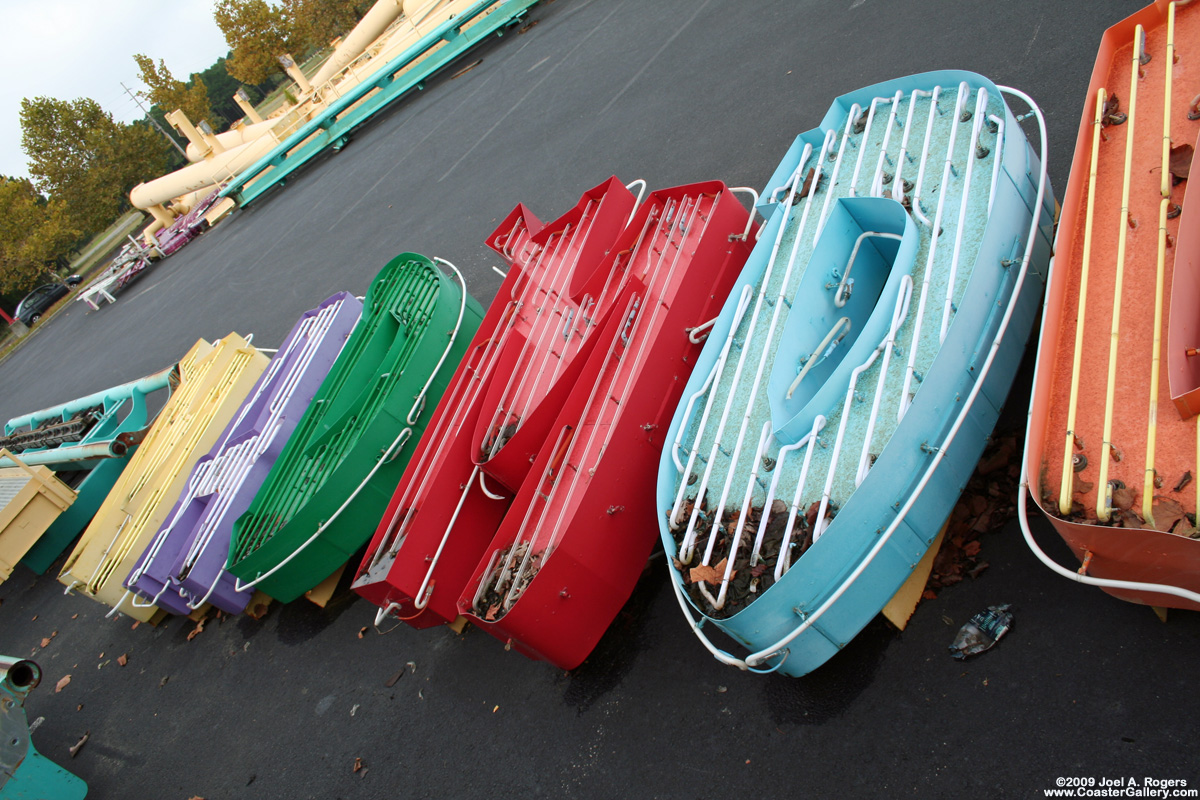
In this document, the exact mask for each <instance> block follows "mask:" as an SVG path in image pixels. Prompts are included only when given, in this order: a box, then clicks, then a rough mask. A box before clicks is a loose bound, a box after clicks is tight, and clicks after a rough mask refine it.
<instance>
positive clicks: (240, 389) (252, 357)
mask: <svg viewBox="0 0 1200 800" xmlns="http://www.w3.org/2000/svg"><path fill="white" fill-rule="evenodd" d="M267 363H268V359H267V356H265V355H263V354H262V353H260V352H259V351H258V350H256V349H255V348H253V347H251V346H250V344H249V342H247V341H246V340H245V339H243V338H242V337H241V336H238V335H237V334H236V333H231V334H230V335H228V336H226V337H225V338H224V339H222V340H220V341H219V342H217V343H216V344H210V343H208V342H206V341H205V340H203V339H201V340H199V341H198V342H196V344H195V345H193V346H192V349H191V350H189V351H188V353H187V355H186V356H184V358H183V360H182V361H180V362H179V373H180V385H179V388H178V389H176V390H175V393H174V394H173V395H172V396H171V399H170V400H168V401H167V404H166V406H164V407H163V410H162V412H161V413H160V414H159V416H158V419H157V420H156V421H155V423H154V426H153V427H152V428H151V429H150V433H149V434H148V435H147V436H146V439H145V440H144V441H143V442H142V445H141V447H139V448H138V451H137V453H135V454H134V455H133V457H132V458H131V459H130V460H129V466H127V467H126V468H125V471H124V472H123V473H121V477H120V479H119V480H118V481H117V483H116V485H114V486H113V489H112V491H111V492H109V495H108V497H107V498H105V500H104V503H103V504H102V505H101V506H100V510H99V511H98V512H96V516H95V518H94V519H93V520H92V523H91V524H90V525H88V527H87V530H85V531H84V532H83V535H82V536H81V537H80V539H79V543H78V544H77V545H76V546H75V550H74V551H73V552H72V553H71V555H70V557H68V558H67V561H66V564H65V565H64V566H63V568H62V572H61V573H59V576H58V580H59V581H60V582H62V583H64V584H66V586H67V589H68V591H72V590H74V591H77V592H79V593H80V594H83V595H86V596H88V597H91V598H92V599H93V600H97V601H99V602H101V603H106V604H108V605H110V606H113V607H114V608H115V609H117V610H119V611H121V612H122V613H125V614H128V615H129V616H131V617H133V618H134V619H137V620H141V621H143V622H148V621H150V620H151V619H152V618H153V617H154V615H155V614H156V612H157V611H158V609H157V608H156V607H155V606H154V605H152V604H137V605H135V604H134V603H133V602H132V601H131V597H130V595H129V593H128V592H126V590H125V587H124V585H123V581H124V580H125V577H126V576H127V575H128V574H129V571H130V570H131V569H133V567H134V565H135V564H136V562H137V560H138V558H139V557H140V556H141V554H142V551H143V550H145V549H146V544H147V543H148V542H149V541H150V538H151V537H153V536H154V534H155V533H156V532H157V531H158V529H159V527H160V526H161V525H162V523H163V520H164V518H165V517H166V515H167V513H168V512H169V511H170V510H171V506H172V505H173V504H174V502H175V501H176V500H177V499H178V498H179V495H180V493H181V492H182V491H183V488H184V485H185V483H186V482H187V478H188V475H190V474H191V471H192V468H193V467H194V466H195V464H196V461H198V460H199V459H200V457H201V456H203V455H204V454H205V453H207V452H208V451H209V450H210V449H211V448H212V446H213V445H214V444H215V443H216V441H217V438H218V437H219V436H220V435H221V431H223V430H224V429H225V426H226V425H227V424H228V423H229V421H230V420H231V419H232V418H233V415H234V413H235V412H236V411H237V410H238V408H239V407H240V406H241V404H242V401H243V400H245V398H246V396H247V395H248V394H249V393H250V389H251V388H252V387H253V386H254V383H255V381H257V380H258V377H259V375H260V374H262V372H263V370H264V369H265V368H266V366H267Z"/></svg>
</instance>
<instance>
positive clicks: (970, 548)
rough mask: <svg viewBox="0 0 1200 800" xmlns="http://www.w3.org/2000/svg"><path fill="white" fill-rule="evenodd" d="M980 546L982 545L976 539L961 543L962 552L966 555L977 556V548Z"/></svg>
mask: <svg viewBox="0 0 1200 800" xmlns="http://www.w3.org/2000/svg"><path fill="white" fill-rule="evenodd" d="M982 547H983V545H981V544H980V543H979V542H978V541H975V542H967V543H966V544H965V545H963V552H964V553H966V554H967V555H968V556H977V555H979V550H980V549H981V548H982Z"/></svg>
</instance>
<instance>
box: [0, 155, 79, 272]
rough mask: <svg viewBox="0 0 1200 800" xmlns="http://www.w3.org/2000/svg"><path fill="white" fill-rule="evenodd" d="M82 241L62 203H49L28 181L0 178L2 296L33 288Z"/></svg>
mask: <svg viewBox="0 0 1200 800" xmlns="http://www.w3.org/2000/svg"><path fill="white" fill-rule="evenodd" d="M78 239H79V230H78V229H77V228H74V227H73V226H72V225H71V223H70V221H69V219H68V215H67V213H66V206H65V204H64V203H63V202H62V201H48V200H47V199H46V198H45V197H43V196H42V195H40V194H39V193H38V191H37V189H35V188H34V186H33V184H32V183H31V182H30V181H29V180H28V179H26V178H5V177H4V176H0V293H3V294H8V293H11V292H24V291H26V290H28V289H31V288H33V287H34V286H35V285H36V284H37V283H39V282H40V281H41V280H42V279H43V278H42V276H43V275H44V274H45V273H46V272H48V271H52V270H53V269H54V268H55V267H56V266H57V265H58V264H59V263H60V262H61V261H63V260H65V256H66V253H67V252H68V251H69V249H70V247H71V245H72V244H73V243H74V242H75V241H77V240H78Z"/></svg>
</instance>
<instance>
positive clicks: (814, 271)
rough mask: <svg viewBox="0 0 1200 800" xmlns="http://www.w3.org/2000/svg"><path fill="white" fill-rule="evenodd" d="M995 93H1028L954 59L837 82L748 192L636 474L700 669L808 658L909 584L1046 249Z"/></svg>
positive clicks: (1020, 330) (1027, 316)
mask: <svg viewBox="0 0 1200 800" xmlns="http://www.w3.org/2000/svg"><path fill="white" fill-rule="evenodd" d="M1013 97H1016V98H1017V99H1019V100H1021V102H1022V103H1031V101H1029V100H1028V98H1026V97H1025V96H1024V95H1022V94H1021V93H1020V92H1017V91H1016V90H1011V89H1007V88H1002V87H998V86H996V85H995V84H993V83H992V82H991V81H989V80H987V79H986V78H983V77H981V76H979V75H975V74H972V73H968V72H954V71H944V72H931V73H926V74H923V75H916V76H912V77H908V78H903V79H899V80H893V81H889V82H886V83H881V84H877V85H875V86H871V87H868V88H866V89H862V90H859V91H857V92H853V93H851V94H848V95H844V96H842V97H840V98H838V99H837V100H836V101H835V102H834V104H833V106H832V107H831V108H830V110H829V112H828V113H827V114H826V116H825V118H824V120H823V121H822V122H821V125H820V127H818V128H816V129H814V130H811V131H809V132H807V133H804V134H802V135H801V136H799V137H798V138H797V139H796V141H795V143H794V144H793V145H792V147H791V149H790V150H789V151H788V153H787V155H786V156H785V157H784V159H783V161H782V163H781V164H780V165H779V166H778V167H777V168H776V170H775V173H774V175H772V177H771V179H770V181H769V182H768V183H767V185H766V188H765V190H764V191H763V193H762V195H761V197H762V198H763V200H762V202H760V205H759V208H760V210H761V211H762V213H763V215H764V216H765V217H766V218H767V220H768V221H767V224H766V225H765V226H764V228H763V230H762V235H761V236H760V238H759V241H758V244H757V246H756V247H755V250H754V252H753V253H752V254H751V256H750V258H749V260H748V261H747V263H746V267H745V269H744V270H743V272H742V275H741V277H740V278H739V280H738V282H737V283H736V284H735V285H734V288H733V291H732V293H731V294H730V297H729V300H728V301H727V302H726V304H725V306H724V308H723V309H722V312H721V314H720V316H719V317H718V318H717V320H716V323H715V324H714V325H713V326H712V328H711V331H710V335H709V338H708V341H707V343H706V345H705V348H704V350H703V352H702V353H701V355H700V358H699V360H698V361H697V364H696V368H695V370H694V372H693V373H692V377H691V379H690V381H689V383H688V385H687V387H686V388H685V389H684V393H683V399H682V400H681V402H680V404H679V407H678V408H677V409H676V412H675V415H674V418H673V420H672V423H671V428H670V430H669V431H668V433H667V436H666V440H665V441H666V443H667V446H666V448H665V450H664V453H663V457H662V461H661V463H660V469H659V481H658V512H659V526H660V528H659V529H660V534H661V538H662V541H663V545H664V547H665V549H666V552H667V554H668V556H669V558H670V561H671V563H672V567H671V577H672V585H673V586H674V589H675V592H676V595H677V598H678V600H679V603H680V606H681V608H682V609H683V611H684V613H685V615H686V617H687V619H688V620H689V622H690V624H691V627H692V629H693V630H694V631H695V632H696V633H697V634H698V635H699V637H700V638H701V640H702V642H703V643H704V644H705V646H706V647H707V648H708V649H709V650H710V652H712V654H713V655H714V656H716V658H718V659H719V660H721V661H723V662H725V663H728V664H732V665H735V666H738V667H740V668H742V669H754V670H760V671H774V670H778V671H780V672H781V673H784V674H788V675H793V676H798V675H804V674H806V673H808V672H810V671H812V670H813V669H816V668H817V667H818V666H820V665H821V664H823V663H825V662H826V661H827V660H828V659H829V658H830V657H832V656H833V655H834V654H836V653H837V652H838V651H839V650H841V649H842V648H843V647H845V646H846V644H847V643H848V642H849V641H850V640H851V639H852V638H853V637H854V636H855V635H856V634H857V633H858V632H859V631H860V630H861V629H862V628H863V627H864V626H865V625H866V624H867V623H868V622H869V621H870V620H871V618H872V617H874V616H875V615H876V614H877V613H879V611H880V610H881V609H882V608H883V607H884V605H885V604H886V603H887V602H888V600H889V599H890V598H891V597H892V596H893V595H894V594H895V593H896V591H897V589H899V588H900V586H901V585H902V584H903V583H904V581H905V580H906V579H907V578H908V577H909V575H910V574H911V573H912V571H913V568H914V567H915V566H916V564H917V562H918V561H919V560H920V559H921V557H922V556H923V555H924V553H925V552H926V551H927V549H928V548H929V546H930V544H931V542H932V541H933V539H934V538H935V537H936V535H937V533H938V530H939V529H940V528H941V526H942V524H943V523H944V522H945V520H946V519H947V517H948V516H949V514H950V511H951V510H952V509H953V507H954V504H955V502H956V501H957V499H958V497H959V494H960V493H961V491H962V488H963V486H964V484H965V482H966V478H967V476H969V475H970V474H971V472H972V471H973V469H974V466H975V463H976V461H977V460H978V458H979V455H980V453H981V452H982V450H983V447H984V444H985V442H986V440H987V437H988V435H989V434H990V433H991V430H992V427H993V425H994V424H995V422H996V419H997V416H998V415H999V409H1000V407H1001V406H1002V405H1003V403H1004V400H1005V397H1006V396H1007V394H1008V389H1009V386H1010V384H1011V382H1012V378H1013V376H1014V374H1015V373H1016V369H1017V366H1018V364H1019V363H1020V360H1021V356H1022V353H1023V352H1024V349H1025V343H1026V341H1027V339H1028V336H1029V333H1030V329H1031V327H1032V323H1033V319H1034V317H1035V316H1036V313H1037V305H1038V301H1039V299H1040V297H1041V295H1042V290H1043V286H1044V276H1045V273H1046V270H1047V264H1048V261H1049V257H1050V241H1051V232H1052V231H1051V228H1052V220H1053V205H1054V201H1053V195H1052V193H1051V191H1050V188H1049V182H1048V180H1047V178H1046V174H1045V170H1044V168H1043V166H1042V164H1041V163H1040V161H1039V156H1038V155H1036V154H1035V153H1034V151H1033V149H1032V148H1031V147H1030V144H1029V142H1028V141H1027V140H1026V137H1025V133H1024V131H1023V130H1022V128H1021V125H1020V121H1021V120H1022V119H1024V118H1026V117H1032V116H1037V118H1038V120H1039V122H1040V121H1041V114H1040V112H1038V111H1037V109H1036V108H1033V111H1032V112H1031V113H1030V114H1027V115H1024V116H1023V117H1018V116H1016V115H1015V114H1014V113H1013V111H1012V110H1010V108H1009V107H1008V104H1007V102H1006V98H1013ZM1041 140H1042V146H1041V150H1040V151H1039V152H1041V153H1044V152H1045V129H1044V126H1043V128H1042V133H1041ZM697 616H698V617H699V619H697ZM709 625H711V626H714V627H716V628H718V629H720V630H721V631H722V632H724V633H725V634H728V635H729V636H730V637H732V638H733V640H735V641H736V642H738V643H740V644H741V645H743V646H745V647H746V649H747V650H748V651H749V654H748V655H745V656H737V655H734V654H731V653H729V652H727V651H726V650H724V649H722V648H721V647H719V646H718V645H717V644H714V643H713V642H712V641H710V640H709V638H708V636H707V634H706V631H705V630H704V629H703V628H704V627H705V626H709Z"/></svg>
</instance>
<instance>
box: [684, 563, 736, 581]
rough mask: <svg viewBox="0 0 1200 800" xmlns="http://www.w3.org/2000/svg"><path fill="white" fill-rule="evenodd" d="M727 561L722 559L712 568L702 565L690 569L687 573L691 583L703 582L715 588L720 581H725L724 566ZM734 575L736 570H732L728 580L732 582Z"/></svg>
mask: <svg viewBox="0 0 1200 800" xmlns="http://www.w3.org/2000/svg"><path fill="white" fill-rule="evenodd" d="M728 560H729V559H727V558H722V559H721V560H720V562H719V563H717V565H716V566H713V567H706V566H704V565H703V564H701V565H700V566H698V567H692V568H691V570H690V571H689V573H688V574H689V576H690V577H691V579H692V583H698V582H700V581H704V582H705V583H709V584H712V585H714V586H716V585H717V584H719V583H720V582H721V581H723V580H725V566H726V562H727V561H728ZM735 575H737V570H734V571H733V574H732V575H730V576H729V577H730V580H732V579H733V577H734V576H735Z"/></svg>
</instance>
